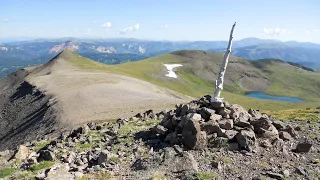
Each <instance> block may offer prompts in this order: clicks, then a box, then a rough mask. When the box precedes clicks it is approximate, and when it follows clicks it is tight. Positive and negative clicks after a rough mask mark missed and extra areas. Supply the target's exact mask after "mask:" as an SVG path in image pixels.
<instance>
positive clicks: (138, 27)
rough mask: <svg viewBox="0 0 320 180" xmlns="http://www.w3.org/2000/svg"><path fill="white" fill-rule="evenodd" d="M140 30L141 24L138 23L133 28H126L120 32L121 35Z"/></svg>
mask: <svg viewBox="0 0 320 180" xmlns="http://www.w3.org/2000/svg"><path fill="white" fill-rule="evenodd" d="M139 29H140V24H139V23H137V24H135V25H133V26H130V27H126V28H123V29H121V30H120V31H119V34H126V33H128V32H132V31H138V30H139Z"/></svg>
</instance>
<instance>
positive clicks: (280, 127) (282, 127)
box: [272, 121, 285, 130]
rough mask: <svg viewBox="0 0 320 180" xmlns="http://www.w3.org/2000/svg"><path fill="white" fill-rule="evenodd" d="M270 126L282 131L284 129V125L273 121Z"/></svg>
mask: <svg viewBox="0 0 320 180" xmlns="http://www.w3.org/2000/svg"><path fill="white" fill-rule="evenodd" d="M272 124H273V125H274V126H275V127H276V128H277V129H278V130H283V129H284V128H285V124H284V123H283V122H282V121H273V122H272Z"/></svg>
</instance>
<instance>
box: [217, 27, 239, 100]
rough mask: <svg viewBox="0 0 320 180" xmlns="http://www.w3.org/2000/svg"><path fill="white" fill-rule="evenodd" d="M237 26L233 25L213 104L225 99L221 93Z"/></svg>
mask: <svg viewBox="0 0 320 180" xmlns="http://www.w3.org/2000/svg"><path fill="white" fill-rule="evenodd" d="M235 26H236V23H234V24H233V26H232V29H231V32H230V38H229V44H228V48H227V51H226V53H225V54H224V57H223V62H222V64H221V67H220V71H219V76H218V79H217V80H216V90H215V91H214V93H213V98H212V99H211V102H222V101H223V98H220V94H221V91H222V89H223V81H224V74H225V73H226V69H227V65H228V61H229V56H230V53H231V46H232V39H233V30H234V27H235Z"/></svg>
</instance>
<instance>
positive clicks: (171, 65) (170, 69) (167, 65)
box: [163, 64, 182, 78]
mask: <svg viewBox="0 0 320 180" xmlns="http://www.w3.org/2000/svg"><path fill="white" fill-rule="evenodd" d="M163 65H164V66H165V67H166V68H167V69H168V74H166V76H168V77H172V78H177V77H178V76H177V74H176V73H175V72H174V71H173V69H174V68H177V67H181V66H182V65H181V64H163Z"/></svg>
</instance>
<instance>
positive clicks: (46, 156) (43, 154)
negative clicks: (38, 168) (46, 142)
mask: <svg viewBox="0 0 320 180" xmlns="http://www.w3.org/2000/svg"><path fill="white" fill-rule="evenodd" d="M55 159H56V157H55V155H54V153H53V152H51V151H48V150H40V151H39V156H38V158H37V161H38V162H41V161H54V160H55Z"/></svg>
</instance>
